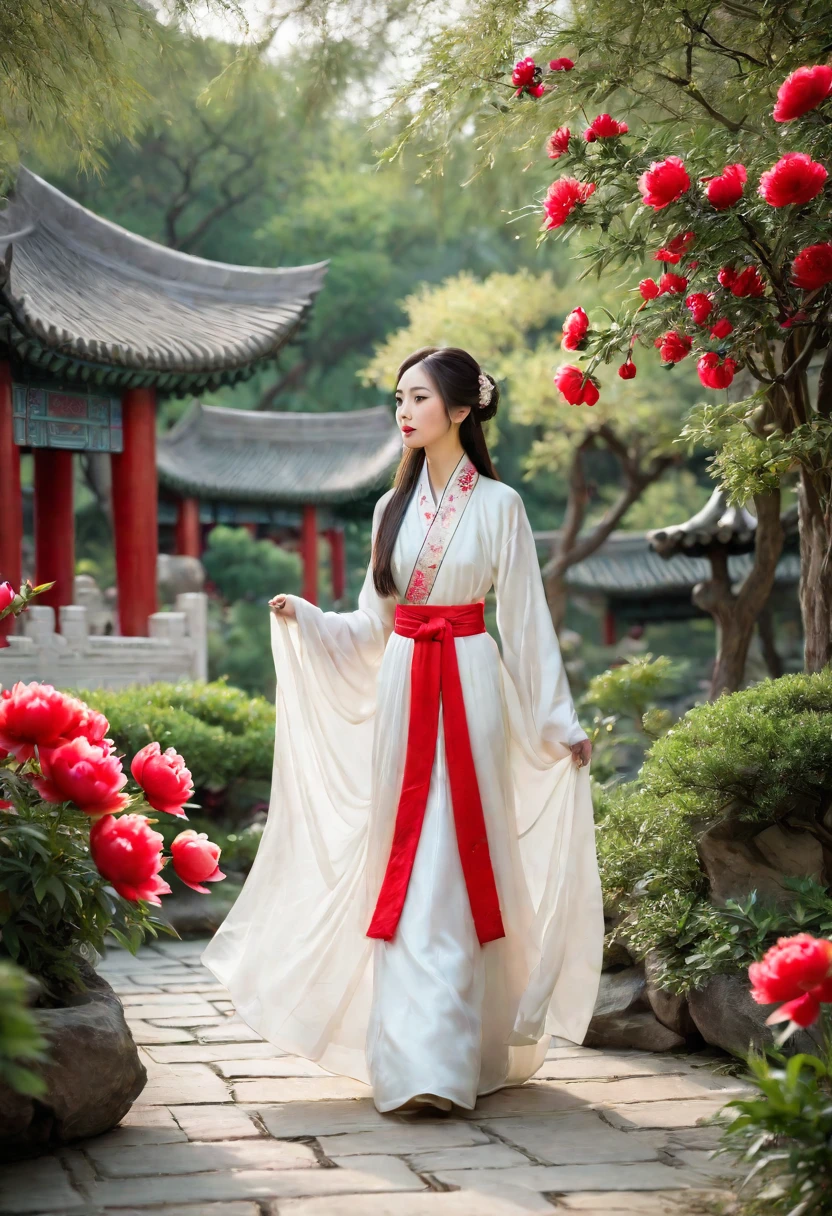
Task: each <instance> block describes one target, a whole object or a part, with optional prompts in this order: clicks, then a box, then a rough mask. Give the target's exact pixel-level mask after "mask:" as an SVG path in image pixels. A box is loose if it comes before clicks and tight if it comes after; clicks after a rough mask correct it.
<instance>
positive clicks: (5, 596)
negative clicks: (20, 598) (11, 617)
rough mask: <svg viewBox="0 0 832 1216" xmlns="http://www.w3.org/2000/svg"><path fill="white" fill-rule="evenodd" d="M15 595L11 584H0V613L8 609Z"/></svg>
mask: <svg viewBox="0 0 832 1216" xmlns="http://www.w3.org/2000/svg"><path fill="white" fill-rule="evenodd" d="M16 594H17V592H16V591H15V589H14V587H13V586H12V585H11V583H0V612H3V611H4V609H6V608H8V606H9V604H11V603H13V602H14V597H15V595H16Z"/></svg>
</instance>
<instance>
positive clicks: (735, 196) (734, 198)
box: [702, 164, 748, 211]
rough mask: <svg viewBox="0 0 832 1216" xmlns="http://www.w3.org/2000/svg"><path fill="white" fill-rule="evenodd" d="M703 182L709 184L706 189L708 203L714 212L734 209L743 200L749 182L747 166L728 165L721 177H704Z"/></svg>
mask: <svg viewBox="0 0 832 1216" xmlns="http://www.w3.org/2000/svg"><path fill="white" fill-rule="evenodd" d="M702 180H703V181H704V182H707V183H708V184H707V186H706V187H705V194H706V195H707V196H708V202H709V203H710V204H711V206H712V207H713V208H714V210H716V211H725V209H726V208H727V207H733V206H734V204H735V203H738V202H739V201H740V199H741V198H742V190H743V186H744V185H745V183H746V181H747V180H748V174H747V173H746V171H745V165H740V164H734V165H726V166H725V168H724V169H723V170H722V172H721V173H720V175H719V177H703V179H702Z"/></svg>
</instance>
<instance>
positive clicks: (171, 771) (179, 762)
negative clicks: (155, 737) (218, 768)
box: [130, 743, 194, 819]
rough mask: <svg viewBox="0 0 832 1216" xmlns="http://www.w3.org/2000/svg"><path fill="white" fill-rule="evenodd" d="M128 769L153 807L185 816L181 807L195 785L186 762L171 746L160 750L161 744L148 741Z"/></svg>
mask: <svg viewBox="0 0 832 1216" xmlns="http://www.w3.org/2000/svg"><path fill="white" fill-rule="evenodd" d="M130 771H131V773H132V774H133V776H134V777H135V779H136V781H137V782H138V783H139V785H140V786H141V787H142V789H143V791H144V796H145V798H146V799H147V801H148V802H149V803H150V805H151V806H152V807H153V809H154V810H156V811H165V812H166V813H167V814H168V815H181V816H182V817H183V818H185V819H186V818H187V816H186V815H185V812H184V810H183V809H182V808H183V806H184V804H185V803H186V802H187V801H188V799H189V798H190V797H191V795H192V794H193V792H194V787H193V782H192V781H191V774H190V772H189V771H188V769H187V768H186V767H185V761H184V760H183V759H182V757H181V756H180V755H179V753H178V752H177V751H175V750H174V748H172V747H169V748H168V749H167V750H166V751H164V752H163V751H162V748H161V745H160V744H158V743H148V744H147V746H146V747H143V748H142V750H141V751H140V752H136V754H135V756H134V757H133V763H132V764H131V765H130Z"/></svg>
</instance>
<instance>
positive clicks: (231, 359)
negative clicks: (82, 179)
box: [0, 168, 328, 393]
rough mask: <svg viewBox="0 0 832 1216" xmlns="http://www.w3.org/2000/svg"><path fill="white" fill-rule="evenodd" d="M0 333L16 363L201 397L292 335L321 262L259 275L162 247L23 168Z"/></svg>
mask: <svg viewBox="0 0 832 1216" xmlns="http://www.w3.org/2000/svg"><path fill="white" fill-rule="evenodd" d="M0 251H2V252H3V253H4V254H5V258H4V260H2V261H0V325H2V326H3V328H5V331H6V336H7V340H8V341H9V343H10V344H11V346H12V348H13V352H14V354H15V355H16V356H17V358H18V359H20V360H22V361H23V362H25V363H27V364H28V365H29V366H30V367H33V368H35V369H37V371H40V372H42V373H44V374H46V375H49V376H52V377H55V378H58V379H61V380H71V381H79V382H88V383H90V384H93V385H98V386H102V387H137V386H140V385H155V386H156V387H158V388H159V389H160V390H161V391H163V392H173V393H184V392H197V391H200V390H201V389H203V388H205V387H209V388H214V387H218V386H219V385H221V384H228V383H232V382H234V381H235V380H239V379H242V378H244V377H245V376H247V375H250V374H251V372H252V371H253V370H254V368H255V367H256V365H257V364H258V363H260V362H262V361H263V360H264V359H269V358H272V357H273V356H274V355H275V354H277V352H278V351H279V350H280V348H281V347H282V346H283V345H284V344H285V343H286V342H287V341H288V340H289V339H290V338H291V337H292V336H293V335H295V334H296V333H297V331H298V328H299V326H300V325H301V323H302V322H303V321H304V319H305V317H306V314H307V313H308V311H309V309H310V307H311V305H312V302H313V300H314V298H315V295H316V293H317V292H318V291H319V290H320V289H321V286H322V285H323V281H324V276H325V274H326V271H327V267H328V262H326V261H324V262H315V263H313V264H311V265H308V266H295V267H288V268H277V269H260V268H257V267H248V266H233V265H229V264H226V263H224V262H209V261H207V260H206V259H204V258H197V257H191V256H190V255H189V254H185V253H179V252H177V251H176V250H173V249H167V248H166V247H165V246H163V245H157V244H155V243H154V242H153V241H148V240H146V239H145V238H144V237H140V236H136V235H135V234H134V233H131V232H128V231H127V230H126V229H124V228H120V227H119V226H118V225H117V224H113V223H111V222H110V221H109V220H105V219H102V218H101V217H100V216H98V215H95V214H93V212H91V211H88V210H87V209H86V208H85V207H82V206H80V204H79V203H76V202H73V200H72V199H70V198H68V197H67V196H66V195H65V194H62V193H61V192H60V191H59V190H56V189H55V188H54V187H53V186H50V185H49V184H48V183H47V182H45V181H43V180H42V179H41V178H39V177H37V176H36V175H35V174H34V173H30V172H29V171H28V170H27V169H24V168H21V169H20V172H19V176H18V179H17V182H16V184H15V187H14V190H13V192H12V193H11V195H10V198H9V203H8V206H7V207H6V209H5V211H3V212H2V213H0Z"/></svg>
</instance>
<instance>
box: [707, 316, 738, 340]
mask: <svg viewBox="0 0 832 1216" xmlns="http://www.w3.org/2000/svg"><path fill="white" fill-rule="evenodd" d="M733 332H734V327H733V325H732V324H731V322H730V321H729V320H728V318H727V317H720V319H719V320H718V321H717V322H716V323H715V324H714V326H713V328H712V329H711V337H712V338H717V339H721V338H727V337H728V335H729V334H732V333H733Z"/></svg>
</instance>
